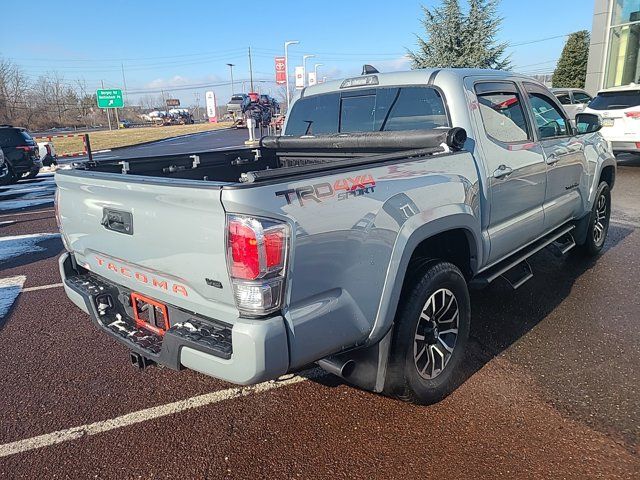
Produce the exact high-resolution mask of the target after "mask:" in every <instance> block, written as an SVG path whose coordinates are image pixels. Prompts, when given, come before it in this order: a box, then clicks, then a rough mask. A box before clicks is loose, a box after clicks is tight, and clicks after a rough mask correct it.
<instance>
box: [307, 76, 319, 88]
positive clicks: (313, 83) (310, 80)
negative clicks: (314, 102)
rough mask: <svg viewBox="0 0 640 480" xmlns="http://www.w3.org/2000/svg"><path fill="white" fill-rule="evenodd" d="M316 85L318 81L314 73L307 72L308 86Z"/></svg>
mask: <svg viewBox="0 0 640 480" xmlns="http://www.w3.org/2000/svg"><path fill="white" fill-rule="evenodd" d="M316 83H318V79H317V78H316V72H309V86H310V87H311V86H313V85H315V84H316Z"/></svg>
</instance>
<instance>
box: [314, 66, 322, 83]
mask: <svg viewBox="0 0 640 480" xmlns="http://www.w3.org/2000/svg"><path fill="white" fill-rule="evenodd" d="M323 65H324V64H323V63H316V64H315V65H314V66H313V73H314V74H315V77H316V83H320V82H318V67H322V66H323Z"/></svg>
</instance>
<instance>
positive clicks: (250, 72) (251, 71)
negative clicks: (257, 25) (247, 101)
mask: <svg viewBox="0 0 640 480" xmlns="http://www.w3.org/2000/svg"><path fill="white" fill-rule="evenodd" d="M249 79H250V80H251V91H252V92H255V90H254V89H253V65H252V63H251V47H249Z"/></svg>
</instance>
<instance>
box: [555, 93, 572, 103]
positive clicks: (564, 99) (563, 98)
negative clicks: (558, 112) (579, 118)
mask: <svg viewBox="0 0 640 480" xmlns="http://www.w3.org/2000/svg"><path fill="white" fill-rule="evenodd" d="M553 94H554V95H555V96H556V98H557V99H558V101H559V102H560V103H561V104H562V105H570V104H571V97H570V96H569V92H553Z"/></svg>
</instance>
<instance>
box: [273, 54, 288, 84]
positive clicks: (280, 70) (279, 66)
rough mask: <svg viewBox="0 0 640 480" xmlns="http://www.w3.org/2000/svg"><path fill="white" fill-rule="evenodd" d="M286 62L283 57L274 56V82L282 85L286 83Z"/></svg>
mask: <svg viewBox="0 0 640 480" xmlns="http://www.w3.org/2000/svg"><path fill="white" fill-rule="evenodd" d="M286 72H287V63H286V61H285V59H284V57H276V83H277V84H278V85H284V84H285V83H287V73H286Z"/></svg>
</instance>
